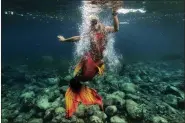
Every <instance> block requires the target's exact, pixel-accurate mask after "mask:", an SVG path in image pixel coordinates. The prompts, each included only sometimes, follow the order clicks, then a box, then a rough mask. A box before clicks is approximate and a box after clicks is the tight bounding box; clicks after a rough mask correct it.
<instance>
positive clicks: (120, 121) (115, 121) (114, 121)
mask: <svg viewBox="0 0 185 123" xmlns="http://www.w3.org/2000/svg"><path fill="white" fill-rule="evenodd" d="M110 123H127V122H126V121H125V119H124V118H120V117H118V116H113V117H111V118H110Z"/></svg>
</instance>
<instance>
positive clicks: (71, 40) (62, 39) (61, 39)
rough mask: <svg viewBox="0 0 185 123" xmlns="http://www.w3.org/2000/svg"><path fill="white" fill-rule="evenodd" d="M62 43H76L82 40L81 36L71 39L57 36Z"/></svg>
mask: <svg viewBox="0 0 185 123" xmlns="http://www.w3.org/2000/svg"><path fill="white" fill-rule="evenodd" d="M57 37H58V39H59V41H60V42H76V41H79V40H80V36H73V37H71V38H64V36H61V35H59V36H57Z"/></svg>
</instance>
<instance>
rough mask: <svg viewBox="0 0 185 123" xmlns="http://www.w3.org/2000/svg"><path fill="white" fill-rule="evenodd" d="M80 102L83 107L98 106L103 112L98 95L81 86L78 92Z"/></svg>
mask: <svg viewBox="0 0 185 123" xmlns="http://www.w3.org/2000/svg"><path fill="white" fill-rule="evenodd" d="M79 96H80V100H81V101H82V103H83V104H84V105H92V104H98V105H99V106H100V108H101V109H102V110H103V102H102V98H101V97H100V96H99V95H98V93H97V92H96V90H94V89H91V88H89V87H87V86H83V87H82V88H81V91H80V95H79Z"/></svg>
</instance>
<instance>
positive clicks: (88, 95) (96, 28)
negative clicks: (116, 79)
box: [58, 8, 119, 118]
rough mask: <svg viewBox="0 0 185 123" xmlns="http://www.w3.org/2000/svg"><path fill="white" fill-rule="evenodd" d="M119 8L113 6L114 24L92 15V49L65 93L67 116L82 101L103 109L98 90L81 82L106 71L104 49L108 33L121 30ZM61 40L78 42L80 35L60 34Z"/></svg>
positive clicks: (76, 69) (79, 64) (82, 61)
mask: <svg viewBox="0 0 185 123" xmlns="http://www.w3.org/2000/svg"><path fill="white" fill-rule="evenodd" d="M116 11H117V8H113V10H112V16H113V22H114V26H105V25H103V24H102V23H101V22H100V20H99V18H98V17H97V16H94V15H93V16H90V22H91V25H90V31H89V33H88V36H89V37H90V50H89V51H88V52H87V53H85V55H84V56H83V57H82V58H81V60H80V62H79V63H78V64H77V65H76V67H75V70H74V78H72V79H71V80H70V82H69V88H68V89H67V91H66V93H65V104H66V118H70V117H71V116H72V115H73V113H74V112H75V111H76V109H77V107H78V104H79V103H80V102H82V104H84V105H92V104H98V105H99V107H100V109H101V110H103V101H102V98H101V96H100V95H98V93H97V92H96V90H94V89H92V88H89V87H87V86H86V85H83V84H81V82H86V81H90V80H92V79H93V78H94V77H95V76H96V75H98V74H99V75H102V74H103V72H104V62H103V51H104V50H105V48H106V47H105V46H106V44H107V35H108V34H109V33H114V32H117V31H118V30H119V20H118V16H117V14H118V13H117V12H116ZM58 39H59V41H60V42H77V41H79V40H80V39H81V37H80V36H73V37H71V38H64V37H63V36H58Z"/></svg>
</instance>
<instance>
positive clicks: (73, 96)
mask: <svg viewBox="0 0 185 123" xmlns="http://www.w3.org/2000/svg"><path fill="white" fill-rule="evenodd" d="M79 101H80V98H79V95H78V94H77V93H74V92H73V91H72V89H71V88H68V89H67V91H66V93H65V103H66V118H69V117H71V116H72V115H73V113H74V112H75V111H76V109H77V107H78V103H79Z"/></svg>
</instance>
